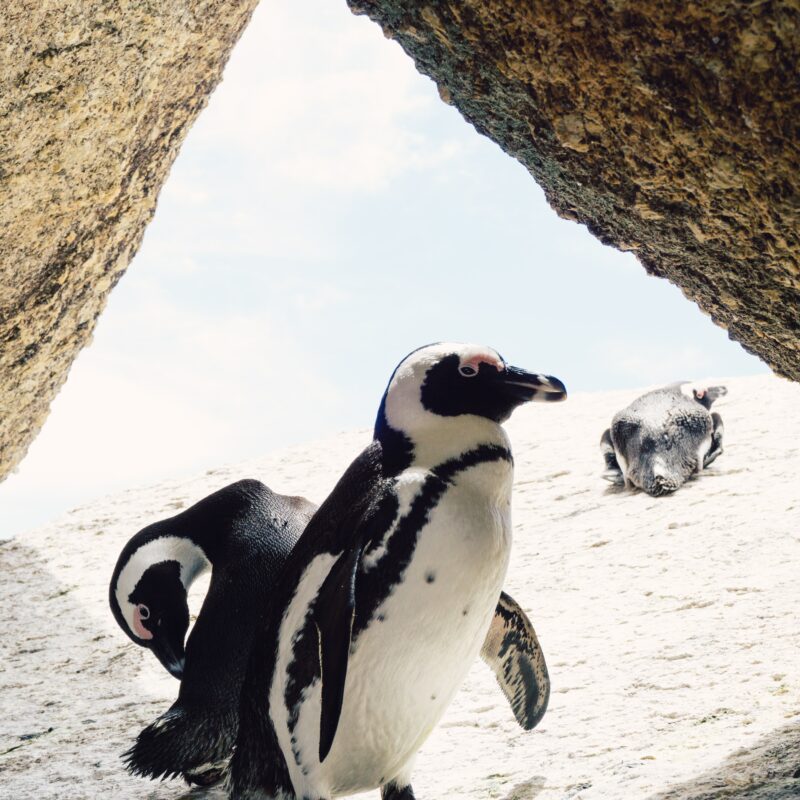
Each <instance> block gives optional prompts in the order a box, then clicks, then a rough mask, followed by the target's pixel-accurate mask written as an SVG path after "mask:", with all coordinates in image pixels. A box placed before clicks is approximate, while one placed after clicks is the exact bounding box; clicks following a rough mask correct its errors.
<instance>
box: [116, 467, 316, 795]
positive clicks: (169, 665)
mask: <svg viewBox="0 0 800 800" xmlns="http://www.w3.org/2000/svg"><path fill="white" fill-rule="evenodd" d="M315 508H316V507H315V506H313V505H312V504H311V503H309V502H308V501H307V500H304V499H303V498H301V497H286V496H283V495H279V494H276V493H274V492H272V491H271V490H270V489H268V488H267V487H266V486H264V484H262V483H260V482H259V481H255V480H243V481H239V482H237V483H234V484H232V485H230V486H227V487H225V488H224V489H220V490H219V491H217V492H214V493H213V494H211V495H209V496H208V497H206V498H204V499H203V500H201V501H200V502H198V503H196V504H195V505H193V506H191V507H190V508H188V509H186V510H185V511H183V512H181V513H180V514H178V515H176V516H174V517H171V518H169V519H166V520H161V521H159V522H156V523H154V524H152V525H148V526H147V527H146V528H144V529H143V530H141V531H139V533H137V534H136V535H135V536H133V538H131V540H130V541H129V542H128V543H127V544H126V545H125V547H124V549H123V551H122V553H121V554H120V557H119V559H118V561H117V565H116V567H115V569H114V572H113V575H112V578H111V585H110V588H109V601H110V604H111V609H112V611H113V613H114V617H115V618H116V620H117V622H118V623H119V625H120V627H121V628H122V629H123V630H124V631H125V633H127V634H128V636H129V637H130V638H131V639H132V640H133V641H134V642H136V643H137V644H139V645H142V646H144V647H148V648H150V649H151V650H152V651H153V653H154V654H155V655H156V656H157V658H158V659H159V660H160V661H161V663H162V664H163V665H164V666H165V668H166V669H167V670H169V672H170V673H172V674H173V675H174V676H175V677H178V678H182V680H181V686H180V692H179V694H178V699H177V701H176V702H175V703H174V704H173V705H172V707H171V708H170V709H169V710H168V711H167V712H165V713H164V714H162V715H161V716H160V717H159V718H158V719H157V720H156V721H155V722H154V723H153V724H151V725H149V726H148V727H147V728H145V729H144V730H143V731H142V732H141V733H140V734H139V736H138V737H137V740H136V743H135V744H134V746H133V747H132V748H131V749H130V750H129V751H128V752H127V753H126V754H125V760H126V762H127V765H128V768H129V769H130V771H131V772H133V773H136V774H139V775H143V776H147V777H150V778H164V777H174V776H178V775H183V776H184V777H185V778H186V779H187V780H188V781H189V782H192V783H202V784H207V783H211V782H214V781H215V780H217V779H219V778H220V777H221V775H222V773H223V770H224V766H225V764H226V761H227V759H228V757H229V756H230V751H231V748H232V746H233V743H234V741H235V738H236V731H237V728H238V711H239V693H240V689H241V685H242V682H243V680H244V673H245V669H246V666H247V661H248V657H249V653H250V647H251V643H252V639H253V635H254V632H255V630H256V629H257V625H258V622H259V620H260V618H261V615H262V614H263V613H264V609H265V607H266V605H267V603H268V600H269V593H270V590H271V588H272V585H273V584H274V582H275V580H276V577H277V575H278V573H279V572H280V570H281V569H282V568H283V566H284V564H285V562H286V559H287V557H288V555H289V552H290V551H291V548H292V547H293V546H294V544H295V542H296V541H297V539H298V538H299V536H300V534H301V532H302V531H303V528H305V525H306V523H307V522H308V520H309V519H310V518H311V515H312V514H313V512H314V510H315ZM208 567H211V568H212V575H211V583H210V586H209V590H208V593H207V595H206V597H205V600H204V602H203V606H202V608H201V610H200V614H199V615H198V617H197V621H196V622H195V625H194V627H193V628H192V631H191V634H190V636H189V638H188V641H187V642H186V649H185V655H184V638H185V635H186V631H187V629H188V626H189V609H188V604H187V592H188V589H189V586H190V585H191V583H192V581H193V580H194V579H195V578H196V577H197V576H198V575H199V574H200V573H201V572H202V571H203V570H204V569H206V568H208Z"/></svg>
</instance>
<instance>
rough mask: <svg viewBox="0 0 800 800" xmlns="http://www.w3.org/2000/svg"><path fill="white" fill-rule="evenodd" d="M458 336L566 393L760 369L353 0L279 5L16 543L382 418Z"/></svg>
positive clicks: (64, 425) (15, 481) (216, 106)
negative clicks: (384, 400)
mask: <svg viewBox="0 0 800 800" xmlns="http://www.w3.org/2000/svg"><path fill="white" fill-rule="evenodd" d="M442 339H447V340H466V341H476V342H485V343H488V344H491V345H493V346H494V347H496V348H497V349H498V350H499V351H500V352H501V353H503V354H504V355H505V356H506V357H507V358H508V359H509V360H510V361H513V362H514V363H518V364H519V365H521V366H526V367H529V368H531V369H534V370H537V371H543V372H550V373H552V374H555V375H558V376H559V377H560V378H562V379H563V380H564V381H565V383H566V384H567V387H568V388H569V389H570V391H575V390H579V391H580V390H601V389H609V388H620V387H638V386H643V385H647V384H653V383H659V382H667V381H672V380H675V379H683V378H691V379H694V378H700V377H703V376H706V375H712V374H713V375H741V374H752V373H756V372H764V371H767V370H766V367H764V366H763V365H762V364H761V363H760V362H759V361H758V360H756V359H755V358H753V357H751V356H749V355H747V354H746V353H745V352H744V351H743V350H742V349H741V348H740V347H739V346H738V345H737V344H734V343H732V342H730V341H729V340H728V339H727V335H726V334H725V332H724V331H722V330H721V329H719V328H717V327H715V326H714V325H713V324H712V323H711V321H710V320H709V319H707V318H706V317H705V316H703V315H702V314H701V313H700V312H699V311H698V309H697V308H696V307H695V306H694V305H693V304H692V303H690V302H688V301H686V300H685V299H684V298H683V297H682V295H681V294H680V292H679V290H678V289H676V288H675V287H673V286H671V285H670V284H668V283H666V282H665V281H661V280H658V279H655V278H650V277H648V276H647V275H646V274H645V272H644V270H643V269H642V268H641V267H640V266H639V265H638V263H637V262H636V259H635V258H634V257H633V256H632V255H630V254H623V253H619V252H617V251H615V250H611V249H610V248H607V247H604V246H602V245H601V244H600V243H599V242H597V241H596V240H595V239H594V238H592V237H591V236H590V235H589V234H588V233H587V231H586V230H585V229H584V228H583V227H581V226H579V225H576V224H574V223H571V222H567V221H564V220H560V219H559V218H558V217H557V216H556V215H555V213H554V212H553V211H552V210H551V209H550V208H549V206H548V205H547V204H546V202H545V200H544V196H543V194H542V191H541V190H540V189H539V188H538V186H537V185H536V184H535V183H534V181H533V180H532V179H531V178H530V176H529V175H528V174H527V172H526V171H525V169H524V168H523V167H522V166H520V165H519V164H518V163H517V162H516V161H513V160H512V159H511V158H509V157H508V156H506V155H505V154H503V153H502V151H501V150H500V148H499V147H497V145H495V144H494V143H493V142H491V141H489V140H487V139H484V138H482V137H481V136H479V135H478V134H477V133H476V132H475V131H474V130H473V128H472V127H471V126H469V125H468V124H466V123H465V122H464V120H463V119H462V118H461V116H460V115H459V114H458V112H457V111H456V110H455V109H453V108H450V107H448V106H446V105H444V104H443V103H442V102H441V101H440V100H439V97H438V94H437V91H436V88H435V86H434V85H433V83H431V81H429V80H428V79H427V78H425V77H423V76H421V75H419V74H418V73H417V72H416V70H415V69H414V66H413V63H412V62H411V60H410V59H408V58H407V57H406V56H405V55H404V54H403V53H402V51H401V50H400V48H399V47H398V46H397V45H396V44H395V43H393V42H390V41H388V40H386V39H385V38H384V37H383V35H382V33H381V31H380V29H379V28H378V27H377V26H375V25H374V24H372V23H371V22H369V21H368V20H367V19H366V18H365V17H354V16H352V15H351V14H350V12H349V11H348V9H347V7H346V5H345V3H344V1H343V0H339V2H336V3H330V2H322V0H314V1H313V2H304V3H302V4H299V3H293V2H291V0H280V1H278V0H265V2H263V3H262V4H261V5H260V7H259V8H258V10H257V12H256V14H255V16H254V18H253V21H252V23H251V25H250V27H249V28H248V29H247V30H246V31H245V34H244V36H243V38H242V40H241V42H240V43H239V45H238V46H237V48H236V50H235V52H234V54H233V56H232V58H231V61H230V63H229V65H228V67H227V69H226V72H225V78H224V81H223V83H222V84H221V85H220V87H219V88H218V89H217V91H216V92H215V94H214V95H213V96H212V98H211V101H210V103H209V105H208V108H207V109H206V110H205V111H204V112H203V113H202V115H201V117H200V119H199V121H198V122H197V124H196V125H195V126H194V128H193V129H192V130H191V131H190V132H189V135H188V137H187V139H186V142H185V144H184V146H183V149H182V150H181V153H180V155H179V157H178V159H177V161H176V163H175V166H174V167H173V169H172V173H171V175H170V177H169V179H168V181H167V183H166V185H165V187H164V190H163V192H162V194H161V197H160V200H159V204H158V210H157V212H156V216H155V219H154V220H153V222H152V224H151V225H150V227H149V228H148V231H147V233H146V235H145V240H144V244H143V246H142V248H141V250H140V252H139V254H138V255H137V256H136V258H135V259H134V261H133V263H132V264H131V267H130V269H129V272H128V273H127V274H126V276H125V277H124V278H123V280H122V281H121V282H120V284H119V286H118V287H117V288H116V289H115V290H114V292H113V294H112V296H111V299H110V301H109V304H108V307H107V309H106V311H105V313H104V315H103V316H102V317H101V320H100V323H99V325H98V327H97V330H96V333H95V337H94V343H93V344H92V345H91V346H90V347H89V348H88V349H87V350H85V351H84V352H83V353H82V354H81V356H80V357H79V358H78V360H77V361H76V364H75V366H74V368H73V370H72V372H71V374H70V377H69V379H68V381H67V384H66V386H65V387H64V389H63V390H62V392H61V394H60V396H59V397H58V398H57V399H56V401H55V403H54V405H53V410H52V413H51V415H50V418H49V420H48V422H47V423H46V425H45V427H44V429H43V431H42V433H41V435H40V436H39V438H38V439H37V440H36V442H35V443H34V445H33V446H32V448H31V450H30V453H29V455H28V457H27V459H26V460H25V461H24V462H23V464H22V466H21V467H20V469H19V470H18V473H17V474H15V475H12V476H11V477H10V478H9V479H8V480H7V481H6V482H5V483H4V484H2V485H0V509H2V517H1V518H0V526H1V527H0V535H3V534H5V535H11V534H14V533H16V532H19V531H21V530H24V529H25V528H29V527H32V526H34V525H37V524H40V523H42V522H45V521H47V520H48V519H49V518H51V517H53V516H54V515H56V514H58V513H60V512H62V511H64V510H66V509H68V508H70V507H72V506H75V505H79V504H82V503H84V502H87V501H89V500H91V499H92V498H94V497H97V496H99V495H102V494H105V493H108V492H110V491H114V490H117V489H120V488H123V487H126V486H130V485H139V484H142V483H145V484H146V483H153V482H157V481H159V480H161V479H163V478H166V477H170V476H178V475H182V474H191V473H192V472H195V471H199V470H203V469H207V468H210V467H213V466H216V465H219V464H222V463H235V462H237V461H240V460H243V459H245V458H249V457H252V456H258V455H261V454H264V453H265V452H268V451H269V450H271V449H274V448H276V447H280V446H284V445H287V444H293V443H297V442H302V441H306V440H309V439H313V438H317V437H319V436H323V435H325V434H327V433H332V432H334V431H337V430H341V429H346V428H352V427H368V426H370V425H371V424H372V420H373V417H374V413H375V409H376V407H377V403H378V400H379V398H380V395H381V392H382V391H383V387H384V384H385V382H386V379H387V378H388V375H389V373H390V372H391V370H392V368H393V367H394V365H395V363H396V362H397V361H398V360H399V359H400V358H401V357H402V356H403V355H404V354H405V353H406V352H407V351H409V350H411V349H412V348H414V347H416V346H418V345H420V344H424V343H426V342H430V341H436V340H442ZM600 430H601V427H598V435H599V433H600ZM262 477H264V476H262Z"/></svg>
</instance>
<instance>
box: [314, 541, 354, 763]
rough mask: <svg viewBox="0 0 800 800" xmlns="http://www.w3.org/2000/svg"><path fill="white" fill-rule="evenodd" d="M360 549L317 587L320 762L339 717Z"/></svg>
mask: <svg viewBox="0 0 800 800" xmlns="http://www.w3.org/2000/svg"><path fill="white" fill-rule="evenodd" d="M361 551H362V548H361V547H353V548H351V549H349V550H345V552H344V553H342V555H341V556H339V559H338V560H337V561H336V563H335V564H334V565H333V567H331V571H330V572H329V573H328V577H327V578H325V580H324V581H323V583H322V586H320V589H319V593H318V595H317V600H316V601H315V604H314V612H313V618H314V624H315V625H316V626H317V636H318V639H319V668H320V678H321V681H320V682H321V684H322V709H321V712H320V720H319V760H320V763H322V762H323V761H324V760H325V758H326V757H327V755H328V753H329V752H330V749H331V746H332V745H333V738H334V736H336V729H337V727H338V726H339V716H340V715H341V713H342V701H343V699H344V684H345V679H346V678H347V659H348V656H349V654H350V640H351V637H352V633H353V619H354V617H355V612H356V571H357V569H358V565H359V562H360V561H361Z"/></svg>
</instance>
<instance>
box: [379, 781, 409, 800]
mask: <svg viewBox="0 0 800 800" xmlns="http://www.w3.org/2000/svg"><path fill="white" fill-rule="evenodd" d="M381 800H416V798H415V797H414V790H413V789H412V788H411V785H410V784H406V785H405V786H398V785H397V784H396V783H395V782H394V781H391V782H390V783H385V784H384V785H383V786H381Z"/></svg>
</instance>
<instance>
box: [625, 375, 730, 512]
mask: <svg viewBox="0 0 800 800" xmlns="http://www.w3.org/2000/svg"><path fill="white" fill-rule="evenodd" d="M720 389H722V391H721V392H720V391H719V390H720ZM724 393H725V390H724V387H710V388H708V389H704V390H697V389H694V388H692V387H690V386H687V385H686V384H682V383H679V384H671V385H670V386H667V387H664V388H663V389H657V390H655V391H653V392H648V393H647V394H644V395H642V397H639V398H637V399H636V400H635V401H634V402H633V403H631V405H630V406H628V408H626V409H623V410H622V411H621V412H619V413H618V414H616V415H615V417H614V419H613V421H612V425H611V439H612V442H613V445H614V450H615V451H616V453H617V457H618V460H619V458H620V456H621V458H622V463H623V464H624V465H625V475H626V478H627V479H628V480H629V481H630V483H632V484H633V485H634V486H638V487H639V488H640V489H642V490H643V491H645V492H647V494H649V495H651V496H652V497H662V496H664V495H668V494H672V493H673V492H675V491H677V490H678V489H680V487H681V486H683V484H684V483H686V481H687V480H689V479H690V478H691V477H692V475H694V474H695V473H696V472H697V471H698V469H699V468H700V467H701V466H702V460H703V454H704V453H705V452H706V451H707V450H708V447H709V445H710V443H711V434H712V421H711V415H710V414H709V412H708V410H707V408H708V406H710V404H711V403H712V402H713V401H714V400H715V399H717V398H718V397H720V396H722V394H724ZM704 401H705V402H704ZM706 403H708V405H706Z"/></svg>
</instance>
